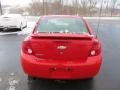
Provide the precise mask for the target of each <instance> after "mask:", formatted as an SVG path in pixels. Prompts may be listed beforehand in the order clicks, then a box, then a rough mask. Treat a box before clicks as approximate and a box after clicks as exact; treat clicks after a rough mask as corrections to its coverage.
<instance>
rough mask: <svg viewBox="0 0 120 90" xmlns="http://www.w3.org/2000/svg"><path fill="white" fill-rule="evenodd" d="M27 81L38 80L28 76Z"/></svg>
mask: <svg viewBox="0 0 120 90" xmlns="http://www.w3.org/2000/svg"><path fill="white" fill-rule="evenodd" d="M27 79H28V80H29V81H31V80H35V79H36V78H35V77H32V76H29V75H28V77H27Z"/></svg>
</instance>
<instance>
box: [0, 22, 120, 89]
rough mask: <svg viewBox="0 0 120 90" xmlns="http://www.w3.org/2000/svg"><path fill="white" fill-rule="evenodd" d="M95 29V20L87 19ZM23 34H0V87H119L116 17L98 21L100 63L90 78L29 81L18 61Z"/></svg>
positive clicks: (119, 24) (119, 26) (119, 25)
mask: <svg viewBox="0 0 120 90" xmlns="http://www.w3.org/2000/svg"><path fill="white" fill-rule="evenodd" d="M89 22H90V24H91V26H92V27H93V29H94V30H96V26H97V21H96V20H93V21H92V20H90V21H89ZM24 37H25V35H14V34H12V35H3V36H0V90H120V21H119V20H118V21H117V20H115V21H114V20H113V21H111V20H103V21H101V25H100V29H99V34H98V37H99V39H100V41H101V43H102V49H103V50H102V51H103V63H102V67H101V70H100V72H99V74H98V75H97V76H96V77H95V78H94V79H93V80H77V81H67V82H63V81H62V82H58V81H52V80H41V79H37V80H34V81H31V82H28V81H27V77H26V76H25V74H24V73H23V71H22V69H21V65H20V47H21V41H22V40H23V38H24Z"/></svg>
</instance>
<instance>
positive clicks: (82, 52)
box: [30, 33, 93, 61]
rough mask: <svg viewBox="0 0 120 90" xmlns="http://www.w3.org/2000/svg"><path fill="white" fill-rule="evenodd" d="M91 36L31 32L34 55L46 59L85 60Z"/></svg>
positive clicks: (89, 47) (90, 46)
mask: <svg viewBox="0 0 120 90" xmlns="http://www.w3.org/2000/svg"><path fill="white" fill-rule="evenodd" d="M92 38H93V36H91V35H88V34H55V33H53V34H50V33H39V34H33V35H32V39H31V41H30V42H31V47H32V49H33V52H34V55H35V56H36V57H39V58H41V59H46V60H69V61H71V60H86V59H87V57H88V55H89V52H90V50H91V48H92V44H93V43H92Z"/></svg>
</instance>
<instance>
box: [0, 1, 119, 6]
mask: <svg viewBox="0 0 120 90" xmlns="http://www.w3.org/2000/svg"><path fill="white" fill-rule="evenodd" d="M40 1H41V0H40ZM69 1H70V0H69ZM106 1H109V0H106ZM30 2H31V0H1V3H2V5H28V4H29V3H30ZM118 2H119V3H120V0H118Z"/></svg>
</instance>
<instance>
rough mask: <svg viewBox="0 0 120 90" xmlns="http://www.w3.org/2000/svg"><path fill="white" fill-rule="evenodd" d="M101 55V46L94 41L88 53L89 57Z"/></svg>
mask: <svg viewBox="0 0 120 90" xmlns="http://www.w3.org/2000/svg"><path fill="white" fill-rule="evenodd" d="M100 53H101V45H100V43H99V41H97V40H96V41H94V43H93V46H92V49H91V51H90V56H97V55H99V54H100Z"/></svg>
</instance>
